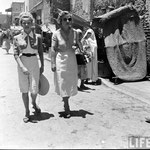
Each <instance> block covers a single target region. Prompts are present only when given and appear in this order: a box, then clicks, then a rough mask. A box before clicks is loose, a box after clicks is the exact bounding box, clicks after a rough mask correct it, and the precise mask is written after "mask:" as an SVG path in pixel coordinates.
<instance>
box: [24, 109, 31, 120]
mask: <svg viewBox="0 0 150 150" xmlns="http://www.w3.org/2000/svg"><path fill="white" fill-rule="evenodd" d="M23 121H24V123H27V122H29V121H30V111H28V112H26V115H25V117H24V118H23Z"/></svg>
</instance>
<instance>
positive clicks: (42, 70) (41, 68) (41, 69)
mask: <svg viewBox="0 0 150 150" xmlns="http://www.w3.org/2000/svg"><path fill="white" fill-rule="evenodd" d="M43 72H44V66H41V67H40V75H41V74H42V73H43Z"/></svg>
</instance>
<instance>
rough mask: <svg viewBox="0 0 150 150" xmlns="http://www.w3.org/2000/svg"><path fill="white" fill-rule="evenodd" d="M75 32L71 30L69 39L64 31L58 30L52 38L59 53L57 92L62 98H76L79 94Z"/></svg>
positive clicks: (57, 61) (55, 73) (56, 80)
mask: <svg viewBox="0 0 150 150" xmlns="http://www.w3.org/2000/svg"><path fill="white" fill-rule="evenodd" d="M68 32H69V31H68ZM75 32H76V31H75V30H74V29H70V33H69V35H68V37H67V36H66V35H65V33H64V32H63V30H62V29H58V30H57V31H56V32H55V33H54V34H53V37H52V47H54V50H55V51H56V52H57V55H56V71H55V72H54V85H55V92H56V93H57V94H58V95H60V96H61V97H70V96H74V95H76V94H77V92H78V91H77V84H78V70H77V61H76V56H75V50H74V49H73V48H72V46H73V45H74V42H75V40H74V39H75Z"/></svg>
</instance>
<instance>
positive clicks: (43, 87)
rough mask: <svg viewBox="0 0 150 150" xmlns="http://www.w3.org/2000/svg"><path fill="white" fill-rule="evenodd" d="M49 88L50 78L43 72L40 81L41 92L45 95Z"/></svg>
mask: <svg viewBox="0 0 150 150" xmlns="http://www.w3.org/2000/svg"><path fill="white" fill-rule="evenodd" d="M49 88H50V85H49V82H48V79H47V78H46V77H45V76H44V75H43V74H41V76H40V81H39V94H40V95H43V96H44V95H46V94H47V93H48V91H49Z"/></svg>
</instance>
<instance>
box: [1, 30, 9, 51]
mask: <svg viewBox="0 0 150 150" xmlns="http://www.w3.org/2000/svg"><path fill="white" fill-rule="evenodd" d="M2 39H3V41H2V49H5V50H6V52H7V54H8V53H9V50H10V30H9V29H5V30H4V31H3V34H2Z"/></svg>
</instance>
